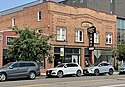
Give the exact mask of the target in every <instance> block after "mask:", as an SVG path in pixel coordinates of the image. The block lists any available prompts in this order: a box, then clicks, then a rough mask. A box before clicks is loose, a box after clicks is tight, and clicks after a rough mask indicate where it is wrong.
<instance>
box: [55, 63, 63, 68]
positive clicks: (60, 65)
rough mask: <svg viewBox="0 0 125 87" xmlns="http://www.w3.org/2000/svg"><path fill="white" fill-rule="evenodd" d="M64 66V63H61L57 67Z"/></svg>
mask: <svg viewBox="0 0 125 87" xmlns="http://www.w3.org/2000/svg"><path fill="white" fill-rule="evenodd" d="M63 66H64V64H59V65H57V66H56V68H58V67H63Z"/></svg>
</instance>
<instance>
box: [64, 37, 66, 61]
mask: <svg viewBox="0 0 125 87" xmlns="http://www.w3.org/2000/svg"><path fill="white" fill-rule="evenodd" d="M65 46H66V40H65V39H64V62H65Z"/></svg>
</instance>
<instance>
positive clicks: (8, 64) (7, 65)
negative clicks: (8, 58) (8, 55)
mask: <svg viewBox="0 0 125 87" xmlns="http://www.w3.org/2000/svg"><path fill="white" fill-rule="evenodd" d="M12 63H13V62H10V63H7V64H6V65H4V66H3V67H9V66H10V65H11V64H12Z"/></svg>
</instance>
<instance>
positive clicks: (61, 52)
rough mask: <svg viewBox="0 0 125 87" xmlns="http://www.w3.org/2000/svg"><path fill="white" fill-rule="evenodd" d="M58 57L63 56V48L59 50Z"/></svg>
mask: <svg viewBox="0 0 125 87" xmlns="http://www.w3.org/2000/svg"><path fill="white" fill-rule="evenodd" d="M60 56H64V48H60Z"/></svg>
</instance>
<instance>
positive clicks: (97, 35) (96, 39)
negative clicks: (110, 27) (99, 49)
mask: <svg viewBox="0 0 125 87" xmlns="http://www.w3.org/2000/svg"><path fill="white" fill-rule="evenodd" d="M94 43H99V33H98V32H96V33H94Z"/></svg>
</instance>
